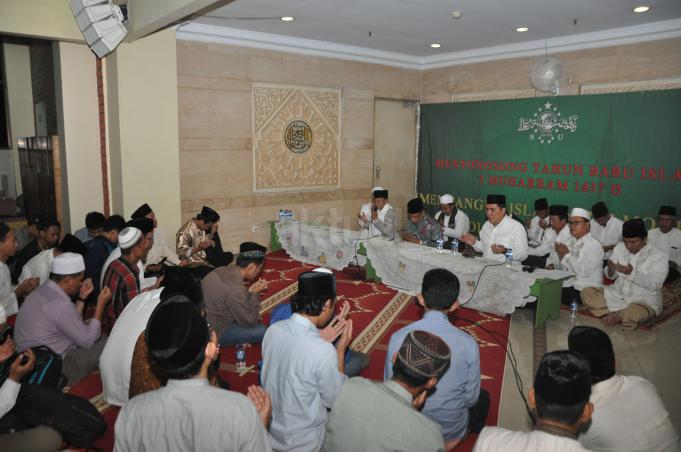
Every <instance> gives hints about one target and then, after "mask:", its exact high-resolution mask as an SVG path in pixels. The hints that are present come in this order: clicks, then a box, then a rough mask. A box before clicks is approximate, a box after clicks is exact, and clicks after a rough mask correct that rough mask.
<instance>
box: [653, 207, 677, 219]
mask: <svg viewBox="0 0 681 452" xmlns="http://www.w3.org/2000/svg"><path fill="white" fill-rule="evenodd" d="M657 214H658V215H669V216H670V217H675V216H676V207H674V206H662V207H660V211H659V212H657Z"/></svg>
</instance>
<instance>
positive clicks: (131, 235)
mask: <svg viewBox="0 0 681 452" xmlns="http://www.w3.org/2000/svg"><path fill="white" fill-rule="evenodd" d="M141 236H142V231H140V230H139V229H137V228H133V227H128V228H125V229H123V230H122V231H121V232H120V233H119V234H118V246H120V247H121V249H122V250H127V249H128V248H130V247H131V246H134V245H135V243H137V241H138V240H139V239H140V237H141Z"/></svg>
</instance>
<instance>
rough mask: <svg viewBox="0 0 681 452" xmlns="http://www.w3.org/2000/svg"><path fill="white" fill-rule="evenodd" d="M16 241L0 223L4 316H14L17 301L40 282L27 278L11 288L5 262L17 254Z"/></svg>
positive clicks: (0, 283) (0, 295) (0, 290)
mask: <svg viewBox="0 0 681 452" xmlns="http://www.w3.org/2000/svg"><path fill="white" fill-rule="evenodd" d="M17 248H18V244H17V239H16V238H15V237H14V231H12V230H11V229H10V228H9V226H7V224H6V223H3V222H1V221H0V308H1V309H3V312H5V313H6V315H14V314H16V313H17V311H18V310H19V301H18V299H20V298H23V297H25V296H26V295H28V294H29V293H31V292H32V291H33V290H34V289H35V288H36V287H38V283H39V282H40V281H39V279H38V278H28V279H26V280H24V282H22V283H20V284H19V285H18V286H16V287H13V285H12V277H11V276H10V271H9V267H8V266H7V264H6V263H5V262H7V261H8V260H9V259H10V258H11V257H12V256H14V254H15V253H16V252H17Z"/></svg>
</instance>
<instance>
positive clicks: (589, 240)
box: [555, 207, 603, 304]
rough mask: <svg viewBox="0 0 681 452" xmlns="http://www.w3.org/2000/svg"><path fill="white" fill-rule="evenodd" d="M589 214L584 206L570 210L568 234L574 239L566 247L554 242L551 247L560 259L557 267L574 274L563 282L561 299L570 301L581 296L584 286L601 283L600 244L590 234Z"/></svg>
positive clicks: (596, 285)
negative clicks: (553, 245) (553, 246)
mask: <svg viewBox="0 0 681 452" xmlns="http://www.w3.org/2000/svg"><path fill="white" fill-rule="evenodd" d="M589 220H590V215H589V212H588V211H587V210H586V209H582V208H580V207H575V208H574V209H572V212H570V222H569V226H570V234H572V237H574V239H575V242H574V243H573V244H572V245H571V246H570V247H568V245H566V244H565V243H556V244H555V250H556V253H557V254H558V258H559V259H560V265H559V266H560V268H559V269H560V270H565V271H569V272H571V273H574V274H575V277H574V278H570V279H569V280H567V281H565V282H563V292H562V295H561V302H563V303H564V304H571V303H572V301H574V300H576V301H577V302H578V303H579V301H580V298H581V291H582V290H583V289H586V288H587V287H601V283H602V280H603V276H602V273H601V272H602V268H603V247H602V246H601V244H600V243H599V242H598V240H596V239H595V238H593V237H592V236H591V233H590V232H589V231H590V229H591V223H590V221H589Z"/></svg>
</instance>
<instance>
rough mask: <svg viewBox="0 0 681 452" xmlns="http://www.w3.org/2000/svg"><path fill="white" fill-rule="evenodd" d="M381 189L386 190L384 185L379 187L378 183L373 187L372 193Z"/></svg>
mask: <svg viewBox="0 0 681 452" xmlns="http://www.w3.org/2000/svg"><path fill="white" fill-rule="evenodd" d="M380 190H385V188H383V187H379V186H378V185H377V186H375V187H374V188H372V189H371V194H373V193H374V192H375V191H380Z"/></svg>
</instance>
